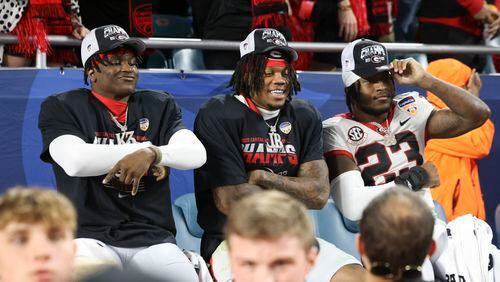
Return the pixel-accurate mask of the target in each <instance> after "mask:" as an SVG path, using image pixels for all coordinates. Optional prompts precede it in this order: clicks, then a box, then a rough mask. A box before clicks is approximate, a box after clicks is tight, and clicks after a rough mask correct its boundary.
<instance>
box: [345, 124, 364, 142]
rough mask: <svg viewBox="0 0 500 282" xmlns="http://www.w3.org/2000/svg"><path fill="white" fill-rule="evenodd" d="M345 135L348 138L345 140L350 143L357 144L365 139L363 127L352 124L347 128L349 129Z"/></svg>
mask: <svg viewBox="0 0 500 282" xmlns="http://www.w3.org/2000/svg"><path fill="white" fill-rule="evenodd" d="M347 136H348V137H349V139H348V140H347V142H349V143H351V144H359V143H362V142H364V141H365V139H366V137H367V136H366V133H365V132H364V131H363V129H362V128H361V127H359V126H353V127H351V128H349V131H347Z"/></svg>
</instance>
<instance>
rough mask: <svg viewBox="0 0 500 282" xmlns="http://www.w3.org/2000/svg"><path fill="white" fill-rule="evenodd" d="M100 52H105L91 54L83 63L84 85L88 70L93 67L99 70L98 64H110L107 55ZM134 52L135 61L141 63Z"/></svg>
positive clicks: (86, 80)
mask: <svg viewBox="0 0 500 282" xmlns="http://www.w3.org/2000/svg"><path fill="white" fill-rule="evenodd" d="M119 48H120V47H119ZM102 54H106V53H96V54H94V55H92V56H91V57H90V58H89V59H88V60H87V62H86V63H85V66H84V68H83V83H85V85H89V82H88V77H89V75H88V71H89V70H91V69H95V70H96V71H98V72H101V69H100V68H99V65H100V64H101V65H104V66H109V65H111V62H110V60H109V56H106V55H104V56H103V55H102ZM134 54H135V55H136V57H137V63H138V64H141V63H142V57H141V56H139V55H137V54H136V53H135V52H134Z"/></svg>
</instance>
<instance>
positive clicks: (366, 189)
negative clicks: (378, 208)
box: [330, 170, 396, 221]
mask: <svg viewBox="0 0 500 282" xmlns="http://www.w3.org/2000/svg"><path fill="white" fill-rule="evenodd" d="M394 187H396V184H395V183H394V181H392V182H389V183H386V184H382V185H377V186H365V184H364V181H363V178H362V177H361V172H360V171H359V170H350V171H347V172H344V173H342V174H340V175H339V176H337V177H336V178H335V179H333V180H332V181H331V183H330V188H331V193H332V198H333V200H334V202H335V205H336V206H337V208H338V209H339V210H340V212H341V213H342V214H343V215H344V216H345V217H346V218H348V219H349V220H352V221H359V220H360V219H361V215H362V213H363V210H364V209H365V208H366V207H367V206H368V204H369V203H370V202H371V201H372V200H373V199H374V198H375V197H377V196H378V195H380V194H382V193H383V192H384V191H386V190H388V189H390V188H394Z"/></svg>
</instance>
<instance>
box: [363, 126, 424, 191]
mask: <svg viewBox="0 0 500 282" xmlns="http://www.w3.org/2000/svg"><path fill="white" fill-rule="evenodd" d="M395 137H396V141H397V143H396V144H395V145H392V146H390V147H388V148H389V150H387V149H386V146H384V145H382V144H380V143H372V144H370V145H367V146H364V147H361V148H360V149H359V150H358V151H357V152H356V156H355V157H356V162H357V163H358V166H363V165H366V164H369V157H371V156H376V157H377V159H378V162H377V163H374V164H370V165H368V166H366V167H365V168H364V169H363V171H362V172H361V175H362V176H363V180H364V181H365V185H367V186H374V185H377V184H381V183H375V178H376V177H377V176H379V175H383V177H384V178H385V182H384V183H387V182H390V181H393V180H394V178H396V176H397V175H396V174H395V173H394V172H392V173H387V171H389V169H390V168H391V165H392V160H391V155H389V151H390V153H391V154H394V153H397V152H399V151H400V150H401V149H403V148H402V147H401V144H403V143H406V144H408V146H409V147H410V148H409V149H407V150H406V151H404V154H405V156H406V159H407V160H408V163H410V162H412V161H415V162H416V165H422V163H423V158H422V155H420V153H419V146H418V142H417V138H416V137H415V134H413V133H412V132H410V131H405V132H401V133H398V134H396V136H395ZM408 169H409V167H405V168H403V169H401V170H399V174H401V173H403V172H405V171H407V170H408ZM386 173H387V174H386ZM399 174H398V175H399Z"/></svg>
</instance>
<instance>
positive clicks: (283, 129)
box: [280, 121, 292, 134]
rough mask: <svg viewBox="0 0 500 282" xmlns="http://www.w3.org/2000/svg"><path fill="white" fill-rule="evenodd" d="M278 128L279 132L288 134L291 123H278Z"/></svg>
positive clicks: (290, 129)
mask: <svg viewBox="0 0 500 282" xmlns="http://www.w3.org/2000/svg"><path fill="white" fill-rule="evenodd" d="M280 130H281V132H283V133H285V134H288V133H290V131H292V124H291V123H290V122H288V121H285V122H282V123H281V124H280Z"/></svg>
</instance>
